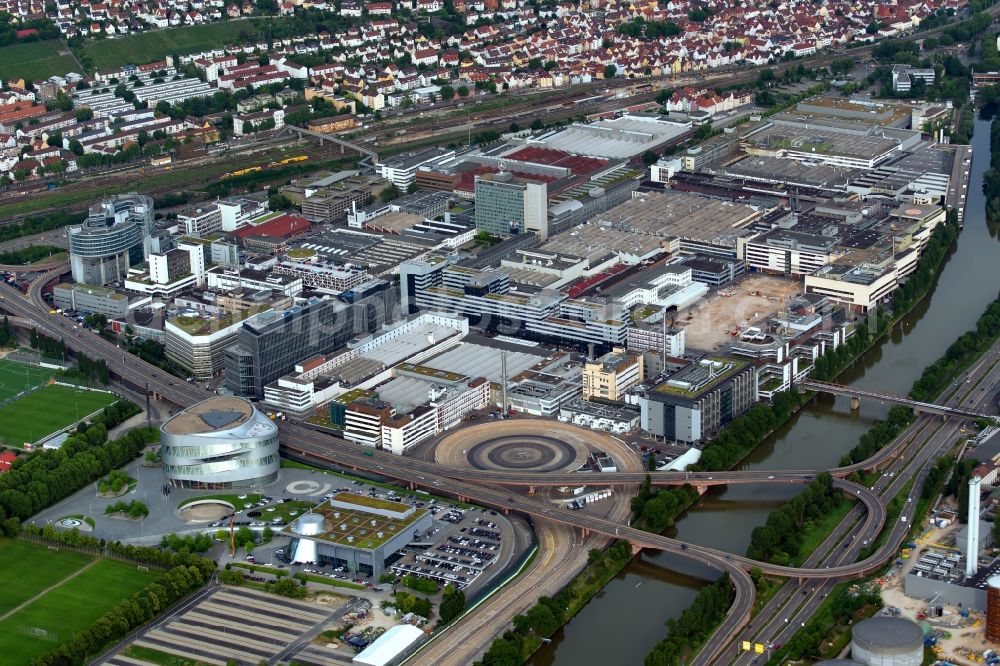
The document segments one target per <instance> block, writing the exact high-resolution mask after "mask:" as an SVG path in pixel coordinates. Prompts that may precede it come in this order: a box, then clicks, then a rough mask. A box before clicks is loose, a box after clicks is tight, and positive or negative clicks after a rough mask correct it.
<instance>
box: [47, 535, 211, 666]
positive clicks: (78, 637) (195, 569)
mask: <svg viewBox="0 0 1000 666" xmlns="http://www.w3.org/2000/svg"><path fill="white" fill-rule="evenodd" d="M133 549H135V550H143V551H148V550H155V549H148V548H146V549H142V548H141V547H133ZM214 572H215V562H213V561H212V560H208V559H205V558H201V557H197V556H192V555H190V554H189V553H183V554H177V555H175V556H173V557H172V558H171V568H170V569H169V570H168V571H166V572H165V573H164V574H163V576H162V577H160V578H158V579H157V580H156V581H154V582H152V583H150V584H149V585H147V586H146V587H144V588H143V589H141V590H139V591H138V592H136V593H135V594H133V595H132V596H131V597H129V598H127V599H124V600H123V601H122V602H121V603H120V604H118V605H117V606H115V607H114V608H112V609H111V610H110V611H108V612H107V613H106V614H105V615H104V617H102V618H101V619H99V620H97V622H95V623H94V624H92V625H91V626H90V627H89V628H88V629H86V630H84V631H82V632H80V633H78V634H74V636H73V639H72V640H71V641H69V642H67V643H64V644H62V645H60V646H59V647H57V648H55V649H54V650H52V651H51V652H49V653H48V654H46V655H44V656H42V657H39V658H37V659H35V660H34V661H32V663H33V664H37V665H38V666H62V665H63V664H81V663H86V661H87V658H88V657H92V656H93V655H95V654H97V653H99V652H100V651H101V650H102V649H104V648H105V647H107V646H108V645H109V644H110V643H112V642H114V641H118V640H121V639H122V638H124V637H125V636H126V635H128V633H129V632H130V631H132V630H133V629H135V628H136V627H139V626H142V625H143V624H145V623H146V622H149V621H150V620H152V619H153V618H154V617H156V615H157V614H158V613H160V612H162V611H163V610H165V609H166V608H168V607H169V606H170V605H171V604H173V603H175V602H176V601H178V600H180V599H183V598H184V597H185V596H187V595H188V594H190V593H191V592H193V591H194V590H196V589H198V588H199V587H201V586H202V585H204V584H205V583H206V582H207V581H208V580H209V578H211V576H212V574H213V573H214Z"/></svg>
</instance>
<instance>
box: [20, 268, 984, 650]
mask: <svg viewBox="0 0 1000 666" xmlns="http://www.w3.org/2000/svg"><path fill="white" fill-rule="evenodd" d="M57 272H58V271H53V272H52V273H51V274H49V275H47V276H46V277H43V278H41V279H39V280H38V281H36V282H35V283H34V284H33V285H32V286H31V289H30V290H29V293H28V295H27V296H25V295H23V294H21V293H20V292H19V291H18V290H16V289H14V288H12V287H9V286H7V285H2V286H0V309H3V310H6V311H8V312H10V313H11V314H13V315H16V316H18V317H20V318H21V319H27V320H31V321H33V322H34V323H35V325H36V326H37V328H38V329H39V331H41V332H44V333H46V334H48V335H50V336H54V337H56V338H62V339H64V340H65V343H66V346H67V347H68V348H69V349H71V350H74V351H79V352H82V353H84V354H86V355H87V356H88V357H90V358H94V359H103V360H104V361H105V362H106V363H107V364H108V369H109V371H110V373H111V374H112V375H113V376H115V377H116V378H118V379H119V380H120V381H122V382H123V383H125V384H126V385H129V386H132V387H135V388H137V389H139V390H140V391H142V390H145V386H146V385H148V387H149V390H150V391H151V392H153V393H155V394H157V395H158V396H160V397H162V398H164V399H166V400H169V401H171V402H173V403H175V404H177V405H182V406H183V405H190V404H193V403H195V402H198V401H200V400H204V399H205V398H207V397H209V396H210V395H211V394H209V393H208V392H206V391H205V390H203V389H201V388H200V387H198V386H196V385H192V384H188V383H186V382H183V381H181V380H179V379H177V378H175V377H173V376H171V375H167V374H165V373H164V372H163V371H162V370H160V369H159V368H156V367H154V366H151V365H148V364H146V363H144V362H143V361H141V360H139V359H137V358H135V357H131V356H128V355H126V354H125V353H124V352H123V351H122V350H121V349H119V348H118V347H117V346H116V345H114V344H113V343H110V342H108V341H107V340H105V339H103V338H101V337H100V336H98V335H95V334H93V333H91V332H89V331H87V330H84V329H79V328H77V327H75V326H74V325H73V324H72V323H71V322H69V321H68V320H67V319H66V318H64V317H59V316H55V315H50V314H49V313H48V308H47V306H46V305H45V303H44V301H43V300H42V298H41V287H42V285H43V283H44V281H45V280H46V279H50V278H51V277H54V276H55V275H54V274H56V273H57ZM989 360H994V361H995V360H996V352H995V351H994V352H991V354H990V355H988V356H987V357H985V358H984V359H982V360H981V361H980V362H979V363H978V364H977V365H976V366H974V367H973V369H972V370H970V372H969V374H970V376H971V377H974V378H976V379H978V378H979V377H980V376H981V375H982V374H986V373H985V370H987V369H992V368H993V365H988V363H987V362H988V361H989ZM959 404H963V405H968V406H971V405H972V404H974V403H971V402H970V401H968V400H960V401H959ZM929 420H930V417H924V418H923V419H921V422H927V421H929ZM925 427H926V426H925ZM918 439H919V431H918V432H917V433H916V434H915V436H913V437H910V438H905V437H902V438H900V440H898V445H897V446H891V447H886V448H885V449H883V450H882V451H881V452H880V453H879V454H878V455H877V456H876V457H875V458H873V459H871V460H869V461H866V462H865V463H863V464H861V465H854V466H851V467H847V468H841V469H838V470H832V471H833V473H834V475H835V476H837V477H844V476H847V475H849V474H850V473H851V472H853V471H856V470H858V469H871V468H873V467H877V466H881V465H885V464H888V463H889V462H890V461H891V460H892V459H893V457H895V456H896V455H897V454H898V453H900V452H901V451H903V450H908V448H909V447H910V446H915V442H917V440H918ZM281 441H282V446H283V447H284V448H285V449H286V451H289V452H292V453H294V454H295V455H297V456H298V457H301V458H306V459H309V460H313V461H315V462H317V463H321V464H327V465H331V464H332V465H337V466H341V467H352V468H356V469H359V470H366V471H369V472H373V473H377V474H380V475H383V476H386V477H390V478H395V479H398V480H400V481H403V482H405V483H409V484H411V485H413V486H420V487H425V488H428V489H430V490H433V491H435V492H439V493H447V494H451V495H454V496H457V497H461V498H464V499H467V500H471V501H474V502H477V503H479V504H483V505H488V506H492V507H495V508H498V509H500V510H503V511H517V512H521V513H524V514H528V515H532V516H535V517H536V518H539V519H543V520H547V521H551V522H553V523H556V524H561V525H565V526H567V527H572V528H576V529H578V530H580V532H581V533H582V534H584V535H587V534H594V533H596V534H602V535H605V536H608V537H612V538H619V539H624V540H627V541H629V542H630V543H632V544H633V546H634V547H635V548H654V549H658V550H664V551H668V552H671V553H674V554H677V555H680V556H683V557H689V558H692V559H695V560H697V561H700V562H702V563H705V564H708V565H710V566H712V567H713V568H715V569H717V570H719V571H720V572H727V573H729V575H730V578H731V579H732V581H733V584H734V587H735V592H736V595H735V603H734V604H733V606H732V608H731V609H730V612H729V615H728V616H727V618H726V620H725V622H724V624H723V625H722V627H720V629H719V630H718V631H717V632H716V634H715V636H716V637H717V640H713V641H712V644H711V645H712V647H711V648H710V649H708V650H706V651H703V653H702V655H700V657H699V661H700V663H712V661H713V660H714V658H715V657H716V655H717V654H718V652H719V651H720V650H721V649H722V647H723V646H724V641H723V640H722V639H723V638H727V637H732V636H735V635H737V634H738V633H739V631H740V629H741V628H742V627H743V626H745V625H746V623H747V621H748V620H749V618H750V614H751V610H752V608H753V602H754V592H755V591H754V586H753V583H752V581H751V580H750V577H749V576H748V575H747V573H746V572H747V571H749V570H750V569H751V568H753V567H757V568H759V569H760V570H761V571H763V572H764V573H766V574H770V575H775V576H783V577H788V578H793V579H798V580H800V581H801V580H806V579H817V580H819V581H825V580H830V579H834V580H836V579H843V578H850V577H858V576H863V575H866V574H869V573H872V572H874V571H876V570H878V569H879V568H881V567H882V566H884V565H885V563H886V562H888V561H890V560H891V559H892V558H893V557H894V555H895V553H896V550H897V548H898V546H899V543H901V542H902V540H903V538H904V537H905V536H906V534H907V533H908V532H909V528H910V525H911V523H909V522H906V523H903V522H896V523H895V524H893V525H892V526H891V529H890V533H889V538H887V539H886V540H885V542H884V543H883V545H882V546H881V547H880V548H879V549H878V550H877V551H876V552H875V553H873V554H872V555H870V556H869V557H868V558H867V559H865V560H862V561H859V562H854V561H850V562H845V561H841V560H839V559H838V561H837V562H834V563H832V564H829V565H826V566H822V567H820V566H818V565H816V564H813V565H811V566H801V567H788V566H778V565H774V564H771V563H768V562H759V561H755V560H752V559H750V558H747V557H743V556H740V555H736V554H731V553H726V552H724V551H720V550H717V549H714V548H709V547H705V546H700V545H697V544H689V543H685V542H682V541H679V540H677V539H671V538H668V537H664V536H661V535H657V534H651V533H648V532H644V531H642V530H638V529H635V528H632V527H629V526H627V525H623V524H621V523H619V522H616V521H615V520H607V519H602V518H599V517H595V516H589V515H586V514H585V513H583V512H576V511H569V510H566V509H560V508H557V507H556V506H554V505H552V504H551V503H549V502H546V501H544V500H541V499H535V498H533V497H524V496H520V495H517V494H515V493H513V492H512V491H510V490H508V489H507V488H506V486H507V485H521V486H524V485H533V484H535V485H542V483H543V479H544V483H545V484H546V485H548V482H549V481H550V480H551V479H552V477H557V476H559V475H554V474H550V473H546V474H545V475H539V474H537V473H535V474H531V473H527V472H516V473H515V472H491V471H484V470H466V469H456V468H447V467H442V466H440V465H437V464H434V463H430V462H426V461H419V460H415V459H411V458H405V459H404V458H400V457H397V456H391V455H388V454H383V453H381V452H375V455H374V456H367V455H364V452H363V451H361V450H359V448H358V447H356V446H351V445H349V444H348V443H347V442H344V441H343V440H337V439H336V438H333V437H331V436H329V435H326V434H323V433H319V432H316V431H314V430H311V429H308V428H305V427H303V426H301V425H298V424H294V423H288V424H286V423H283V424H282V425H281ZM920 450H921V451H925V452H928V453H926V456H928V457H929V456H930V455H931V454H932V453H933V452H934V451H935V450H936V449H935V448H933V446H930V447H928V446H923V447H921V448H920ZM817 473H818V472H817V471H816V470H804V471H792V472H789V471H774V472H767V471H754V472H714V473H698V474H686V473H653V474H652V476H653V478H654V480H655V482H656V483H675V484H676V483H691V484H692V485H695V486H698V485H701V484H706V485H708V484H713V483H741V482H742V483H751V482H756V483H807V482H808V481H809V480H810V479H811V478H813V477H814V476H815V474H817ZM644 477H645V473H618V474H602V475H601V483H602V484H606V483H624V484H631V483H636V482H637V481H641V480H642V478H644ZM902 478H903V475H899V476H898V477H897V482H899V481H901V480H902ZM574 480H575V481H579V476H578V475H577V476H575V477H574ZM557 483H559V484H560V485H562V484H564V483H567V481H565V480H560V481H557ZM837 485H838V487H839V488H841V489H842V490H844V491H845V492H848V493H853V494H854V495H855V496H856V497H857V498H859V499H860V500H861V501H862V502H863V503H864V505H865V506H866V508H867V509H868V512H867V518H866V520H865V523H864V527H863V528H862V532H861V534H863V535H864V536H865V538H867V539H871V538H874V536H875V535H876V534H877V533H878V532H879V531H880V529H881V527H882V526H883V524H884V521H885V507H884V504H883V502H882V501H881V500H880V499H879V498H878V496H877V495H874V494H873V493H872V491H871V489H867V488H863V487H860V486H857V485H855V484H851V483H850V482H847V481H846V480H844V479H843V478H838V480H837ZM918 486H919V484H915V487H918ZM905 510H907V511H911V512H912V510H913V503H908V504H907V506H906V507H905ZM904 515H906V514H905V513H904ZM911 517H912V516H911ZM857 548H858V550H860V546H857Z"/></svg>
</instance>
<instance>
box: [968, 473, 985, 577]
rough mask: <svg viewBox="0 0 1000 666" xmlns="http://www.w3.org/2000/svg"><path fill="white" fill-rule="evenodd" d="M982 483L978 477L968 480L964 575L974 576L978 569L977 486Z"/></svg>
mask: <svg viewBox="0 0 1000 666" xmlns="http://www.w3.org/2000/svg"><path fill="white" fill-rule="evenodd" d="M981 482H982V479H980V478H979V477H978V476H972V477H970V478H969V518H968V525H967V526H966V528H967V530H968V537H967V538H966V540H965V543H966V553H965V575H966V576H967V577H971V576H975V575H976V570H977V569H979V484H980V483H981Z"/></svg>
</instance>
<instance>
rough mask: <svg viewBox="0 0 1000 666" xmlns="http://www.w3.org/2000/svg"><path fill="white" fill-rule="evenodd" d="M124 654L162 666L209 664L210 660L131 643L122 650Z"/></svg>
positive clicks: (206, 665) (205, 665)
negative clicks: (190, 657)
mask: <svg viewBox="0 0 1000 666" xmlns="http://www.w3.org/2000/svg"><path fill="white" fill-rule="evenodd" d="M122 654H123V655H125V656H126V657H132V658H133V659H138V660H139V661H145V662H149V663H150V664H159V665H160V666H209V665H208V662H205V661H198V660H197V659H188V658H187V657H182V656H180V655H178V654H171V653H170V652H164V651H163V650H156V649H154V648H150V647H145V646H143V645H129V646H128V647H127V648H125V650H123V651H122Z"/></svg>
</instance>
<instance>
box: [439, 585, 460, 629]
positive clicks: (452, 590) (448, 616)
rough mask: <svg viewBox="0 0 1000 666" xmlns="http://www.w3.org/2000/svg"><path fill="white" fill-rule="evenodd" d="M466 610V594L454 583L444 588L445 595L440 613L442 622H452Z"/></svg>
mask: <svg viewBox="0 0 1000 666" xmlns="http://www.w3.org/2000/svg"><path fill="white" fill-rule="evenodd" d="M463 612H465V594H464V593H463V592H462V591H461V590H459V589H458V588H456V587H455V586H453V585H448V586H446V587H445V588H444V596H443V598H442V599H441V606H440V608H438V614H439V615H440V616H441V622H451V621H452V620H454V619H455V618H457V617H458V616H459V615H461V614H462V613H463Z"/></svg>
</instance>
